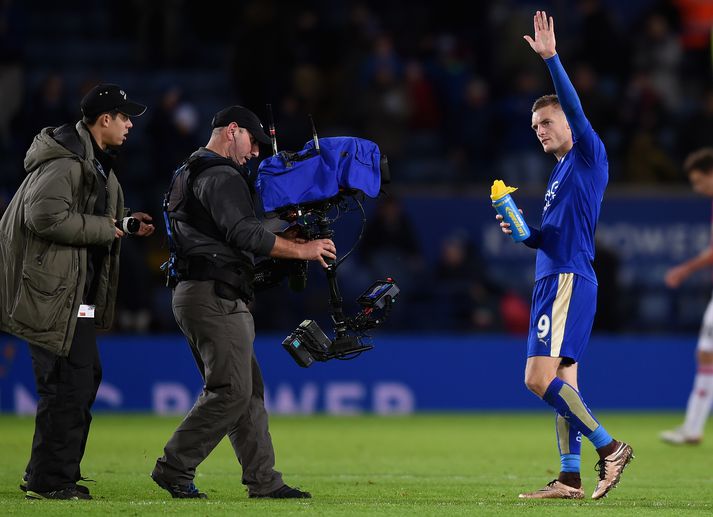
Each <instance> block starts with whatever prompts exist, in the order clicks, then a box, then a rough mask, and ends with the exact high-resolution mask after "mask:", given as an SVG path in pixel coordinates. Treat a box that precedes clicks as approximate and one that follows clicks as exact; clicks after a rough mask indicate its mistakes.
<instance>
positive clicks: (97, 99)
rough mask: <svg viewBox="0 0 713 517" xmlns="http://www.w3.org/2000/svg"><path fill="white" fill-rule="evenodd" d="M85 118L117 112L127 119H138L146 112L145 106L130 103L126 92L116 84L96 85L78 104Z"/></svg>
mask: <svg viewBox="0 0 713 517" xmlns="http://www.w3.org/2000/svg"><path fill="white" fill-rule="evenodd" d="M80 107H81V108H82V114H83V115H84V116H85V117H95V116H97V115H101V114H102V113H107V112H109V111H113V110H117V111H119V112H120V113H123V114H124V115H128V116H129V117H138V116H139V115H143V113H144V111H146V106H144V105H143V104H139V103H138V102H133V101H130V100H129V99H128V98H127V97H126V92H125V91H124V90H122V89H121V88H120V87H119V86H117V85H116V84H98V85H96V86H95V87H94V88H92V89H91V90H89V93H87V94H86V95H85V96H84V98H83V99H82V102H81V104H80Z"/></svg>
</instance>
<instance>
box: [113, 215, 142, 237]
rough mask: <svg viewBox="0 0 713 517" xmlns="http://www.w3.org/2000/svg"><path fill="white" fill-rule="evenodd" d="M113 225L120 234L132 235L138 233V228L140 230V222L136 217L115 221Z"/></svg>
mask: <svg viewBox="0 0 713 517" xmlns="http://www.w3.org/2000/svg"><path fill="white" fill-rule="evenodd" d="M115 225H116V227H117V228H118V229H119V230H121V231H122V232H124V233H127V234H132V233H136V232H138V231H139V228H141V221H139V220H138V219H137V218H136V217H124V218H123V219H120V220H118V221H116V223H115Z"/></svg>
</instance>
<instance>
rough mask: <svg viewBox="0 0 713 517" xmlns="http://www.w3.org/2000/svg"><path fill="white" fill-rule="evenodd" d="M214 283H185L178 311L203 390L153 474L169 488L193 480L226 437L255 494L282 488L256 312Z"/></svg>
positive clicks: (177, 299)
mask: <svg viewBox="0 0 713 517" xmlns="http://www.w3.org/2000/svg"><path fill="white" fill-rule="evenodd" d="M213 289H214V287H213V281H212V280H209V281H197V280H189V281H184V282H180V283H179V284H178V286H177V287H176V288H175V290H174V293H173V314H174V316H175V317H176V322H177V323H178V326H179V327H180V328H181V330H182V331H183V334H184V335H185V336H186V338H187V339H188V342H189V344H190V346H191V351H192V352H193V357H194V358H195V360H196V364H197V365H198V369H199V370H200V372H201V375H202V376H203V380H204V381H205V385H204V387H203V391H202V392H201V394H200V395H199V397H198V400H197V401H196V403H195V404H194V405H193V408H192V409H191V410H190V411H189V413H188V414H187V415H186V417H185V418H184V419H183V422H181V424H180V425H179V426H178V428H177V429H176V431H175V432H174V433H173V436H172V437H171V439H170V440H169V441H168V443H167V444H166V446H165V448H164V455H163V456H162V457H161V458H159V459H158V460H157V462H156V467H155V469H154V473H155V474H157V475H159V476H160V477H161V478H162V479H164V480H166V481H168V482H170V483H178V484H186V483H191V482H192V481H193V478H194V477H195V473H196V468H197V467H198V465H200V463H201V462H202V461H203V460H204V459H205V458H206V457H207V456H208V454H210V452H211V451H212V450H213V449H214V448H215V447H216V446H217V445H218V443H220V441H221V440H222V439H223V437H224V436H226V435H227V436H228V438H229V439H230V443H231V444H232V446H233V450H234V451H235V455H236V456H237V458H238V461H239V462H240V464H241V465H242V468H243V477H242V482H243V484H244V485H246V486H247V487H248V490H249V492H250V493H251V494H257V495H264V494H267V493H269V492H272V491H273V490H276V489H278V488H280V487H281V486H282V485H283V484H284V483H283V481H282V474H280V473H279V472H277V471H276V470H275V469H274V466H275V452H274V449H273V447H272V438H271V437H270V433H269V431H268V423H267V420H268V417H267V412H266V411H265V401H264V386H263V382H262V374H261V373H260V367H259V366H258V364H257V360H256V359H255V353H254V350H253V340H254V339H255V326H254V323H253V318H252V315H251V314H250V311H249V310H248V308H247V306H246V305H245V302H243V301H242V300H236V301H229V300H224V299H223V298H219V297H218V296H216V295H215V293H214V290H213Z"/></svg>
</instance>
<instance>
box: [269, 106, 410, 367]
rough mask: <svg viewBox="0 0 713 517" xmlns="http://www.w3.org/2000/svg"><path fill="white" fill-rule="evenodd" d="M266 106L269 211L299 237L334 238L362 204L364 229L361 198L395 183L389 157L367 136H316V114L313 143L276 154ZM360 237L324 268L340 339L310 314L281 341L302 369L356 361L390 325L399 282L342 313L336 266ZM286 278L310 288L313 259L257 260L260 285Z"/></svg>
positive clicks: (381, 284)
mask: <svg viewBox="0 0 713 517" xmlns="http://www.w3.org/2000/svg"><path fill="white" fill-rule="evenodd" d="M267 111H268V118H269V134H270V138H271V140H272V150H273V155H272V156H271V157H269V158H267V159H265V160H263V161H262V162H261V163H260V165H259V167H258V176H257V181H256V183H255V186H256V190H257V192H258V193H259V194H260V197H261V198H262V202H263V208H264V210H265V212H266V213H268V214H275V215H276V216H278V217H280V218H281V219H283V220H285V221H287V222H290V223H296V224H298V225H299V226H300V228H301V232H302V233H301V237H303V238H305V239H331V238H332V237H333V236H334V230H333V229H332V224H333V223H334V222H336V221H337V220H338V219H339V218H340V217H341V216H342V215H344V214H345V213H348V212H352V211H355V210H357V209H358V210H361V214H362V232H363V230H364V224H365V222H366V214H365V212H364V207H363V204H362V201H363V200H364V198H365V197H366V196H368V197H371V198H375V197H377V196H378V195H379V192H380V191H381V186H382V185H383V184H386V183H388V182H389V181H390V175H389V167H388V161H387V159H386V156H385V155H382V154H381V153H380V151H379V148H378V146H377V145H376V144H374V143H373V142H370V141H368V140H364V139H360V138H355V137H333V138H321V139H320V138H318V137H317V131H316V129H315V126H314V121H313V120H312V117H311V116H310V123H311V125H312V136H313V138H312V140H310V141H309V142H307V143H306V144H305V146H304V148H303V149H302V150H300V151H297V152H289V151H281V152H278V151H277V140H276V133H275V125H274V121H273V116H272V109H271V106H270V105H269V104H268V106H267ZM359 240H361V233H360V235H359V237H358V238H357V242H356V243H355V244H354V246H353V247H352V249H351V250H350V251H349V252H348V253H346V254H345V255H344V256H342V257H341V258H339V259H337V260H332V259H328V260H327V264H328V267H327V268H325V269H324V272H325V274H326V277H327V285H328V288H329V307H330V315H331V319H332V323H333V330H334V338H333V339H330V338H329V337H328V336H327V335H326V334H325V333H324V332H323V331H322V329H321V328H320V327H319V325H317V323H316V322H315V321H314V320H311V319H306V320H304V321H303V322H302V323H300V325H299V326H298V327H297V328H296V329H295V330H294V331H293V332H292V333H291V334H290V335H289V336H287V337H286V338H285V339H284V340H283V342H282V346H283V347H284V348H285V350H287V351H288V352H289V353H290V355H291V356H292V358H293V359H294V360H295V362H296V363H297V364H298V365H300V366H301V367H303V368H307V367H309V366H310V365H312V363H314V362H315V361H328V360H330V359H342V360H344V359H353V358H355V357H357V356H358V355H360V354H361V353H363V352H365V351H367V350H371V349H372V348H373V345H372V344H371V343H370V342H369V339H370V336H369V335H368V334H367V332H368V331H369V330H371V329H374V328H376V327H378V326H379V325H381V324H382V323H383V322H384V320H385V319H386V318H387V317H388V316H389V313H390V311H391V309H392V306H393V304H394V302H395V300H396V298H397V296H398V294H399V287H398V286H397V285H396V283H395V282H394V280H393V279H391V278H387V279H386V280H378V281H376V282H374V283H373V284H372V285H371V286H369V288H368V289H366V290H365V291H364V292H363V293H362V294H361V296H359V298H358V299H357V303H358V304H359V305H360V306H361V310H360V311H359V312H358V313H357V314H355V315H353V316H347V315H346V314H345V313H344V308H343V299H342V296H341V294H340V291H339V283H338V281H337V269H338V267H339V265H340V264H341V263H342V262H343V261H344V260H345V259H346V258H347V257H348V256H349V255H350V254H351V252H352V251H353V250H354V249H355V247H356V244H357V243H358V241H359ZM285 276H287V277H288V278H289V285H290V287H291V288H292V289H293V290H297V291H299V290H301V289H304V287H305V285H306V281H307V263H306V262H305V261H294V260H289V261H284V260H276V259H270V260H268V261H264V262H262V263H259V264H258V266H257V267H256V272H255V284H256V286H262V287H266V286H271V285H275V284H276V283H279V282H280V281H281V280H282V279H283V278H284V277H285Z"/></svg>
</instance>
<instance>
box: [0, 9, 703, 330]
mask: <svg viewBox="0 0 713 517" xmlns="http://www.w3.org/2000/svg"><path fill="white" fill-rule="evenodd" d="M542 8H544V9H546V10H547V11H548V13H550V14H551V15H553V16H554V17H555V20H556V27H557V37H558V51H559V53H560V55H561V57H562V61H563V64H564V66H565V68H566V69H567V70H568V72H569V74H570V77H571V78H572V80H573V82H574V84H575V87H576V88H577V91H578V93H579V95H580V98H581V100H582V103H583V106H584V109H585V113H586V114H587V115H588V116H589V118H590V120H591V122H592V125H593V127H594V128H595V130H597V131H598V133H599V134H600V135H601V136H602V138H603V140H604V141H605V143H606V145H607V149H608V152H609V159H610V166H611V170H610V172H611V184H612V185H616V184H635V185H642V184H652V185H661V184H672V183H677V184H680V185H684V184H685V182H686V178H685V177H684V175H683V174H682V173H681V172H680V163H681V161H682V159H683V157H684V156H685V155H686V154H687V153H688V152H690V151H691V150H693V149H697V148H699V147H701V146H703V145H713V82H712V81H711V78H712V72H711V71H712V67H711V50H710V47H711V26H712V25H713V2H711V1H709V0H630V1H628V2H626V3H623V2H619V1H616V0H611V1H605V0H577V1H572V2H570V1H563V0H550V1H543V2H538V3H533V2H531V1H524V0H493V1H488V2H478V3H477V4H473V5H466V3H463V2H449V1H447V2H439V3H438V4H437V5H436V4H434V3H432V2H424V1H408V2H407V1H404V0H396V1H391V2H374V1H357V0H352V1H345V2H326V1H319V0H315V1H308V2H280V1H276V0H246V1H242V2H229V3H225V2H222V1H218V0H202V1H201V2H197V1H193V0H161V1H159V0H156V1H142V0H134V1H129V2H124V3H104V2H97V1H93V0H75V1H72V2H66V3H60V4H58V3H56V2H49V1H48V0H38V1H35V2H32V3H25V2H20V1H18V0H0V99H2V108H3V109H2V110H0V152H2V156H3V159H2V160H0V211H1V210H2V206H3V203H6V202H7V201H8V200H9V198H10V197H11V195H12V193H13V192H14V190H15V189H16V188H17V186H18V185H19V183H20V181H21V180H22V176H23V170H22V159H23V156H24V152H25V150H26V149H27V147H28V146H29V143H30V142H31V139H32V137H33V135H34V134H36V133H37V132H38V131H39V130H40V129H41V128H42V127H45V126H51V125H59V124H62V123H64V122H69V121H75V120H77V119H78V118H79V112H78V104H79V99H80V98H81V97H82V95H83V93H84V92H86V91H87V90H88V89H89V88H91V86H93V85H94V84H95V83H97V82H99V81H104V82H117V83H119V84H121V85H122V86H123V87H124V88H125V89H126V90H127V91H129V92H130V95H131V97H132V98H134V99H136V100H139V101H141V102H145V103H146V104H148V105H149V110H148V111H147V113H146V115H144V116H143V117H142V118H141V119H137V120H136V122H135V127H134V129H133V130H132V132H131V134H130V136H129V141H128V142H127V145H126V146H125V149H123V150H122V158H121V160H120V163H119V165H118V167H117V168H118V172H119V176H120V179H121V182H122V185H123V187H124V190H125V192H126V197H127V202H128V204H129V205H130V206H132V207H135V208H136V209H142V210H145V211H148V212H150V213H152V214H154V215H155V216H159V215H160V209H159V206H160V199H161V195H162V192H163V190H164V189H165V188H166V186H167V182H168V179H169V177H170V173H171V171H173V170H174V169H175V168H176V167H177V166H178V165H179V164H180V163H181V162H182V161H183V160H184V159H185V158H186V157H187V156H188V154H190V152H191V151H192V150H193V149H195V148H196V147H197V146H199V145H202V144H203V143H205V142H206V141H207V139H208V128H209V122H210V118H211V116H212V114H213V113H214V112H215V111H217V110H218V109H220V108H222V107H224V106H225V105H228V104H234V103H239V104H244V105H246V106H248V107H251V108H252V109H253V110H255V111H256V112H257V113H258V114H259V115H260V116H261V117H263V120H264V116H265V110H264V106H265V104H266V103H271V104H273V107H274V110H275V119H276V122H277V129H278V144H279V146H280V148H281V149H293V150H294V149H299V148H301V147H302V146H303V145H304V143H305V141H307V140H308V139H309V138H310V135H311V133H310V128H309V122H308V118H307V114H308V113H310V114H312V115H313V116H314V119H315V121H316V124H317V129H318V130H319V132H320V135H321V136H330V135H352V136H361V137H364V138H368V139H370V140H373V141H375V142H377V143H378V144H379V146H380V148H381V150H382V152H384V153H386V154H387V155H388V157H389V161H390V163H391V169H392V174H393V176H394V181H395V188H396V190H397V191H398V189H399V188H400V187H403V186H409V187H421V188H426V189H428V188H430V187H431V186H433V185H439V186H441V187H442V188H444V189H446V190H447V189H452V191H453V192H457V191H458V190H459V189H462V188H464V187H471V186H473V187H476V188H477V187H478V186H480V187H483V186H486V185H489V184H490V182H491V181H492V180H493V179H494V178H498V177H499V178H504V179H506V181H507V182H508V183H510V184H515V185H517V186H520V187H525V188H530V189H533V190H539V189H541V188H543V187H544V185H545V183H546V180H547V177H548V175H549V172H550V170H551V168H552V159H551V157H549V156H546V155H544V154H543V153H542V151H541V148H540V145H539V143H538V142H537V140H536V138H535V137H534V136H533V135H532V131H531V129H530V108H531V105H532V102H533V101H534V100H535V99H536V98H537V97H539V96H541V95H542V94H544V93H550V92H551V91H552V86H551V82H550V79H549V76H548V75H547V71H546V67H545V66H544V65H543V64H542V62H541V60H540V59H539V58H537V56H535V55H534V54H533V53H532V51H531V50H530V49H529V47H528V45H527V44H526V43H525V42H524V41H523V40H522V35H524V34H529V33H532V14H533V12H534V11H535V10H536V9H542ZM473 9H475V10H476V13H477V14H476V15H475V16H473V15H472V14H471V13H472V10H473ZM265 151H266V152H267V151H268V150H267V149H266V150H265ZM414 232H415V229H413V228H412V227H411V226H410V223H409V221H408V220H407V218H406V217H405V215H404V212H403V211H402V210H401V209H400V206H399V202H398V199H397V198H396V197H394V198H389V199H385V200H383V201H382V202H380V204H379V206H378V207H377V209H376V212H375V217H374V218H373V219H372V220H371V221H370V223H369V226H368V227H367V228H366V230H365V234H364V240H363V242H362V243H361V245H360V247H359V254H358V257H356V258H355V260H354V265H353V266H350V267H352V268H354V271H353V272H352V273H353V274H349V275H345V276H346V277H347V281H346V282H347V285H346V286H345V290H346V291H347V292H350V291H355V292H356V290H357V288H356V287H354V288H351V286H350V285H349V280H350V279H355V278H359V279H361V278H366V277H367V276H371V271H380V270H383V267H382V266H383V264H388V265H390V266H393V265H394V264H395V265H398V266H399V268H400V269H399V273H400V276H401V277H402V278H401V280H400V281H401V282H402V283H403V284H404V287H405V288H406V287H407V286H408V284H409V283H418V285H419V292H420V293H428V297H431V298H430V299H428V300H425V299H424V297H423V296H420V295H419V296H414V297H413V298H414V299H413V300H412V302H411V303H413V304H414V305H418V304H419V303H422V304H428V307H430V309H429V311H430V312H429V314H430V315H431V317H432V318H433V321H434V323H433V325H432V328H434V329H438V328H449V329H457V330H463V331H469V330H483V331H502V330H507V331H513V332H521V331H522V329H523V325H526V324H527V316H528V304H529V300H528V299H527V293H528V291H529V287H530V286H523V287H524V288H523V291H522V292H513V291H511V290H508V289H506V288H503V287H502V286H499V285H495V284H493V283H492V282H491V281H489V280H488V273H487V272H488V264H486V263H484V262H483V260H482V258H481V257H480V255H479V253H478V246H477V243H474V242H472V241H471V240H470V239H469V238H468V236H467V235H465V234H461V233H459V232H458V231H455V232H452V233H448V232H446V235H434V236H433V242H434V243H437V244H436V245H438V246H439V249H440V253H439V259H438V261H437V263H429V262H427V261H426V260H425V259H424V257H423V253H422V250H420V249H419V245H418V242H417V240H416V239H415V238H414V236H413V235H414ZM165 254H166V250H165V246H164V243H163V242H161V238H160V237H157V238H155V239H153V240H152V242H148V243H143V242H134V241H129V240H127V242H126V246H125V251H124V255H123V264H124V265H123V268H124V270H125V271H124V273H125V274H122V283H123V285H122V289H121V300H120V309H121V310H120V317H119V321H118V328H119V329H121V330H135V331H148V330H152V331H164V330H174V329H175V324H174V323H173V318H172V315H171V313H170V306H169V293H168V291H167V290H166V289H161V287H160V285H161V282H162V279H161V276H160V274H159V273H158V266H159V265H160V263H161V261H162V260H163V259H164V257H165ZM405 292H406V289H405ZM269 296H273V295H268V298H269ZM288 298H289V297H288ZM267 305H269V304H267ZM291 306H294V307H293V308H294V310H295V311H297V310H299V306H300V302H297V301H294V303H290V302H289V301H288V302H285V308H286V309H285V310H286V312H287V315H286V316H285V317H284V318H282V317H274V315H270V314H268V313H267V312H265V313H262V312H261V309H260V304H257V307H256V320H258V323H259V324H262V325H263V328H265V326H267V327H268V328H275V329H280V330H283V329H284V326H283V325H284V321H283V319H284V320H285V321H288V320H289V321H290V322H294V320H295V319H296V318H298V317H297V316H295V315H294V314H291V313H290V311H291V310H292V309H290V308H289V307H291ZM318 306H319V307H320V310H323V304H322V303H321V300H320V302H319V305H318ZM433 307H437V309H433ZM291 324H292V323H290V325H291ZM393 326H394V328H397V329H398V328H408V326H409V321H406V320H402V321H399V319H398V317H396V316H395V321H394V323H393Z"/></svg>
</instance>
